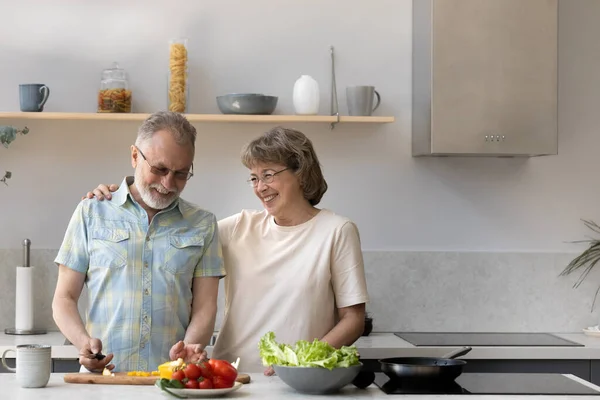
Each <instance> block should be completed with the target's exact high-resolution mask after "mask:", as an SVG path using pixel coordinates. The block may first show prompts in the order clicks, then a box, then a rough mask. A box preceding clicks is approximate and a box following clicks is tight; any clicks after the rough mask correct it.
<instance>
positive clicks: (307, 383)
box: [273, 363, 362, 394]
mask: <svg viewBox="0 0 600 400" xmlns="http://www.w3.org/2000/svg"><path fill="white" fill-rule="evenodd" d="M361 368H362V363H361V364H360V365H353V366H352V367H348V368H334V369H332V370H328V369H326V368H319V367H284V366H281V365H273V369H274V370H275V373H276V374H277V376H279V379H281V380H282V381H283V382H284V383H286V384H287V385H288V386H290V387H292V388H293V389H295V390H296V391H298V392H300V393H308V394H326V393H335V392H337V391H339V390H340V389H341V388H343V387H344V386H346V385H348V384H350V383H352V381H353V380H354V378H356V376H357V375H358V373H359V372H360V370H361Z"/></svg>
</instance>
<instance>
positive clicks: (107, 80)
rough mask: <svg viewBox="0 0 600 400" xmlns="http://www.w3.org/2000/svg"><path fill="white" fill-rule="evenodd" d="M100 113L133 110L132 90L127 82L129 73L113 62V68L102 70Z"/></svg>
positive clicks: (99, 99)
mask: <svg viewBox="0 0 600 400" xmlns="http://www.w3.org/2000/svg"><path fill="white" fill-rule="evenodd" d="M98 112H99V113H129V112H131V90H129V84H128V83H127V73H126V72H125V70H124V69H122V68H119V64H117V63H116V62H115V63H113V65H112V68H107V69H105V70H104V71H102V80H101V81H100V91H99V92H98Z"/></svg>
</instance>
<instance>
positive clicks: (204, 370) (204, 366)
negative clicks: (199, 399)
mask: <svg viewBox="0 0 600 400" xmlns="http://www.w3.org/2000/svg"><path fill="white" fill-rule="evenodd" d="M198 368H200V373H201V374H202V377H203V378H206V379H208V380H211V379H212V377H213V370H212V367H211V366H210V364H209V363H208V361H202V362H200V363H199V364H198Z"/></svg>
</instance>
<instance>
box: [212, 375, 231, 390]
mask: <svg viewBox="0 0 600 400" xmlns="http://www.w3.org/2000/svg"><path fill="white" fill-rule="evenodd" d="M233 382H234V381H230V380H228V379H225V378H224V377H222V376H215V377H214V378H213V387H214V388H215V389H226V388H230V387H233Z"/></svg>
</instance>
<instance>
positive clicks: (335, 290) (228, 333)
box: [212, 209, 368, 372]
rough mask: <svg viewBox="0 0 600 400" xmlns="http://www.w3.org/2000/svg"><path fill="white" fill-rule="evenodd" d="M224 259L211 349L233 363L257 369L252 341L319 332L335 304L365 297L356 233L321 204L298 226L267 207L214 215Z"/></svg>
mask: <svg viewBox="0 0 600 400" xmlns="http://www.w3.org/2000/svg"><path fill="white" fill-rule="evenodd" d="M219 238H220V240H221V244H222V246H223V256H224V260H225V269H226V271H227V276H226V277H225V298H226V304H225V317H224V319H223V323H222V326H221V330H220V332H219V337H218V339H217V342H216V343H215V347H214V350H213V354H212V357H214V358H218V359H225V360H230V361H233V360H235V359H236V358H237V357H240V359H241V360H240V366H239V369H240V371H244V372H246V371H247V372H256V371H261V372H262V371H264V369H265V367H264V366H263V365H262V362H261V359H260V356H259V351H258V342H259V339H260V338H261V336H263V335H264V334H265V333H267V332H268V331H273V332H274V333H275V336H276V340H277V341H278V342H280V343H288V344H291V345H293V344H294V343H295V342H296V341H297V340H300V339H305V340H309V341H312V340H313V339H315V338H317V339H321V338H322V337H323V336H325V334H326V333H328V332H329V331H330V330H331V329H332V328H333V327H334V325H335V323H336V322H337V319H336V318H337V308H341V307H348V306H352V305H356V304H361V303H366V302H367V301H368V294H367V285H366V280H365V273H364V262H363V257H362V251H361V246H360V238H359V234H358V229H357V228H356V225H355V224H354V223H353V222H352V221H350V220H349V219H348V218H345V217H342V216H339V215H336V214H334V213H333V212H331V211H329V210H326V209H323V210H321V211H320V212H319V213H318V214H317V215H316V216H314V217H313V218H312V219H310V220H309V221H307V222H305V223H303V224H300V225H297V226H279V225H277V224H275V222H274V219H273V217H271V216H269V215H268V213H267V212H266V211H253V210H243V211H242V212H241V213H239V214H236V215H233V216H231V217H228V218H225V219H223V220H221V221H219Z"/></svg>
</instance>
